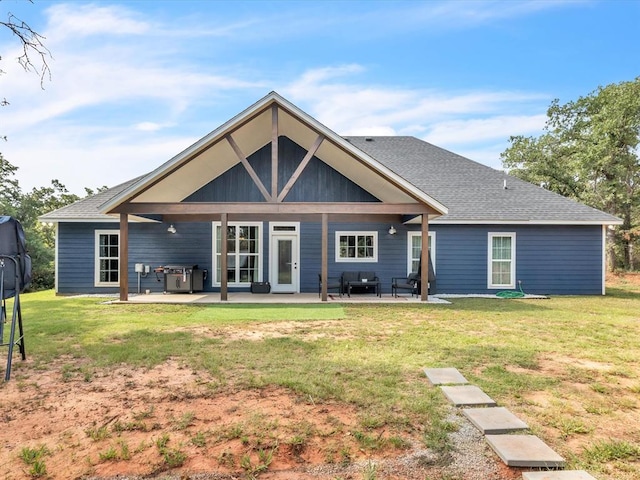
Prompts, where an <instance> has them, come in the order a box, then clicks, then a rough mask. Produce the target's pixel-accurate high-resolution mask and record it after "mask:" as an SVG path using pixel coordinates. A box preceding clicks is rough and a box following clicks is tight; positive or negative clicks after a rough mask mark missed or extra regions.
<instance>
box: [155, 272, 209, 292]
mask: <svg viewBox="0 0 640 480" xmlns="http://www.w3.org/2000/svg"><path fill="white" fill-rule="evenodd" d="M155 272H156V275H157V274H158V273H163V274H164V293H193V292H201V291H202V290H203V288H204V279H205V278H206V270H201V269H199V268H198V265H191V266H188V265H164V266H162V267H158V268H156V269H155ZM158 280H160V278H158Z"/></svg>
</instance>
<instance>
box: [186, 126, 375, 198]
mask: <svg viewBox="0 0 640 480" xmlns="http://www.w3.org/2000/svg"><path fill="white" fill-rule="evenodd" d="M278 151H279V153H278V188H279V190H280V191H282V189H283V188H284V186H285V185H286V184H287V182H288V181H289V178H291V175H293V173H294V172H295V170H296V168H297V167H298V165H300V162H302V160H303V158H304V157H305V155H306V154H307V150H305V149H304V148H302V147H301V146H300V145H298V144H296V143H294V142H293V141H292V140H290V139H289V138H287V137H280V138H279V139H278ZM247 161H248V162H249V164H250V165H251V167H252V168H253V169H254V170H255V172H256V174H257V175H258V177H259V178H260V180H261V181H262V183H263V185H264V186H265V187H266V188H267V190H270V189H271V144H268V145H265V146H264V147H262V148H261V149H260V150H258V151H257V152H255V153H254V154H253V155H251V156H250V157H249V158H248V159H247ZM284 200H285V202H377V201H379V200H378V199H377V198H376V197H374V196H373V195H371V194H370V193H369V192H367V191H366V190H364V189H363V188H362V187H360V186H358V185H356V184H355V183H353V182H352V181H351V180H349V179H348V178H347V177H345V176H344V175H342V174H341V173H339V172H337V171H336V170H334V169H333V168H331V167H329V166H328V165H327V164H326V163H324V162H322V161H321V160H319V159H318V158H316V157H313V158H312V159H311V161H310V162H309V164H308V165H307V166H306V168H305V169H304V171H303V172H302V175H300V178H298V180H297V182H296V183H295V184H294V186H293V188H292V189H291V190H290V191H289V193H288V194H287V196H286V197H285V199H284ZM185 201H186V202H264V201H265V199H264V197H263V196H262V194H261V193H260V190H259V189H258V187H257V186H256V184H255V183H254V181H253V180H252V179H251V177H250V176H249V173H247V171H246V169H245V168H244V166H243V165H242V164H238V165H236V166H234V167H232V168H230V169H229V170H227V171H226V172H225V173H224V174H222V175H221V176H219V177H218V178H216V179H214V180H212V181H211V182H209V183H208V184H207V185H205V186H204V187H202V188H201V189H199V190H198V191H196V192H194V193H193V194H191V195H189V196H188V197H187V198H186V199H185Z"/></svg>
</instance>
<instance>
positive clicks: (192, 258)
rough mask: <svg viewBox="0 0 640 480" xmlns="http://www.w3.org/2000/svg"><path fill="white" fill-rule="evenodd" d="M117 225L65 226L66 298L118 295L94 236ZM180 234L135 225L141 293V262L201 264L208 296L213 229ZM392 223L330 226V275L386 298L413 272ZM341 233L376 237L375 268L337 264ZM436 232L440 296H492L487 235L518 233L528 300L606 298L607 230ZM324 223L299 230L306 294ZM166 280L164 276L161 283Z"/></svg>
mask: <svg viewBox="0 0 640 480" xmlns="http://www.w3.org/2000/svg"><path fill="white" fill-rule="evenodd" d="M118 226H119V225H118V223H115V222H114V223H112V224H104V223H90V224H80V223H62V224H60V226H59V251H58V273H59V276H58V291H59V292H60V293H63V294H64V293H115V292H117V291H118V289H117V288H105V287H94V286H93V285H94V243H95V235H94V231H95V230H104V229H114V230H117V229H118ZM175 226H176V228H177V233H176V234H175V235H172V234H169V233H168V232H167V231H166V228H167V225H166V224H130V229H129V268H128V270H129V285H130V289H129V290H130V292H135V291H136V290H137V274H136V273H134V264H135V263H144V264H145V265H150V266H151V269H152V270H153V268H155V267H157V266H160V265H167V264H184V265H193V264H197V265H199V267H200V268H203V269H207V270H208V271H209V278H208V279H207V281H206V282H205V291H214V290H218V289H214V288H213V287H212V286H211V269H212V225H211V223H209V222H200V223H195V222H194V223H176V224H175ZM268 226H269V224H268V222H264V223H263V230H262V232H263V233H262V234H263V274H264V275H263V280H267V279H268V278H269V230H268ZM395 227H396V229H397V234H396V235H389V233H388V228H389V225H388V224H374V223H349V224H345V223H335V222H331V223H330V224H329V274H330V275H331V276H338V275H340V273H341V272H343V271H360V270H373V271H375V272H376V273H377V274H378V276H379V277H380V280H381V282H382V291H383V293H385V294H389V293H390V290H391V277H394V276H404V275H406V273H407V271H406V269H407V253H408V252H407V232H408V231H415V230H419V227H417V226H410V227H405V226H403V225H401V224H396V225H395ZM337 230H341V231H342V230H347V231H348V230H352V231H377V232H378V262H377V263H360V262H353V263H343V262H339V263H338V262H336V261H335V232H336V231H337ZM430 230H431V231H434V232H436V258H435V268H436V273H437V293H489V294H494V293H496V292H497V290H489V289H488V288H487V242H488V233H489V232H515V233H516V279H517V280H521V281H522V288H523V289H524V291H525V292H527V293H535V294H550V295H560V294H596V295H598V294H600V293H601V292H602V265H601V258H602V229H601V227H600V226H514V225H493V226H487V225H431V226H430ZM320 262H321V224H320V222H308V223H302V224H301V226H300V289H301V291H303V292H317V288H318V273H319V272H320V270H321V265H320ZM160 278H162V276H160ZM145 289H150V290H152V291H154V292H159V291H162V290H163V284H162V282H158V281H157V279H156V275H155V274H154V273H153V271H152V272H151V273H149V275H148V276H147V277H144V278H142V279H141V290H142V291H144V290H145Z"/></svg>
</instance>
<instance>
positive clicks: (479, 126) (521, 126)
mask: <svg viewBox="0 0 640 480" xmlns="http://www.w3.org/2000/svg"><path fill="white" fill-rule="evenodd" d="M546 120H547V116H546V115H542V114H537V115H528V116H526V115H517V116H516V115H498V116H495V117H489V118H472V119H469V120H453V121H446V122H440V123H437V124H435V125H434V126H433V128H431V129H429V133H428V134H427V135H426V136H425V137H424V138H425V140H426V141H428V142H431V143H434V144H436V145H441V144H447V145H456V144H466V143H473V142H478V141H480V142H482V141H487V140H494V139H496V138H502V139H504V138H509V136H511V135H530V134H534V133H539V132H541V131H542V127H544V124H545V122H546Z"/></svg>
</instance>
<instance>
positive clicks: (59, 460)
mask: <svg viewBox="0 0 640 480" xmlns="http://www.w3.org/2000/svg"><path fill="white" fill-rule="evenodd" d="M65 360H66V361H67V362H69V363H65ZM28 362H29V360H27V363H28ZM71 362H72V360H71V359H62V360H61V361H60V364H57V365H51V366H50V368H48V369H47V370H44V371H43V370H37V371H35V369H32V367H30V366H29V365H24V364H22V366H21V368H20V369H19V372H20V373H19V375H15V376H14V377H13V378H12V379H11V381H10V382H8V383H5V384H3V385H2V387H1V388H0V392H1V394H2V397H1V401H0V426H1V428H0V445H1V446H2V452H1V453H0V477H1V478H4V479H26V478H34V477H36V476H38V475H37V474H38V473H40V472H39V471H37V470H34V468H35V467H34V466H33V464H31V465H28V464H27V462H25V461H24V460H23V459H22V458H21V456H24V451H25V450H26V449H31V450H32V451H37V450H39V449H42V451H43V452H44V454H43V455H42V457H41V460H40V461H41V462H42V463H43V464H44V466H45V467H46V474H42V475H41V476H40V478H53V479H71V478H119V479H123V478H179V479H187V478H191V479H196V478H201V479H205V478H206V479H247V478H258V477H259V478H260V479H279V480H288V479H300V480H304V479H339V478H341V479H361V478H367V477H366V476H365V474H366V472H367V471H372V467H371V465H375V466H376V467H375V471H376V477H375V478H379V479H390V480H393V479H398V480H399V479H412V478H420V479H424V478H433V479H439V478H456V479H469V480H472V479H473V480H475V479H485V480H489V479H495V480H499V479H515V478H520V475H521V473H520V472H518V471H517V469H510V468H507V467H505V466H504V465H503V464H502V463H501V462H499V461H498V459H497V457H495V455H494V454H493V453H492V452H490V451H489V450H488V448H487V446H486V445H485V442H484V441H483V440H482V438H481V437H480V436H479V434H477V433H476V432H473V431H468V432H467V433H466V434H464V435H463V436H464V437H465V438H462V439H460V440H459V441H458V446H457V448H456V450H457V451H456V452H455V455H451V454H449V455H445V456H443V455H438V454H435V453H433V452H430V451H428V450H426V449H424V446H423V443H422V442H421V440H420V439H421V436H422V435H421V431H420V430H419V429H416V430H415V431H411V429H407V430H405V431H402V432H393V431H388V430H378V431H370V432H367V435H368V436H369V437H370V439H369V441H372V442H373V441H376V439H377V440H380V439H381V438H387V439H392V438H403V439H405V440H404V442H399V441H396V442H393V441H388V442H379V443H380V444H381V445H383V446H382V447H380V448H375V449H364V448H362V445H363V443H362V438H361V439H360V441H358V439H357V438H356V437H357V435H358V434H357V433H356V432H358V430H359V429H360V430H361V427H359V426H358V424H357V420H356V419H357V412H356V411H355V410H354V409H353V408H352V407H350V406H346V405H339V404H332V403H321V404H316V403H315V402H314V400H313V399H312V398H300V397H297V396H294V395H292V394H291V393H290V392H288V391H286V390H284V389H277V388H268V389H266V390H240V391H224V392H221V391H219V390H218V389H212V387H211V385H212V383H211V382H212V380H211V379H209V378H207V377H206V376H205V375H203V374H201V373H197V372H193V371H191V370H188V369H185V368H183V367H182V366H181V365H180V364H179V363H177V362H174V361H170V362H168V363H165V364H163V365H161V366H159V367H157V368H154V369H152V370H132V369H129V368H120V369H115V370H113V369H111V370H108V371H107V370H105V371H104V372H102V373H100V372H96V371H92V373H91V377H90V378H89V377H88V375H89V374H88V373H87V370H83V368H82V366H79V365H76V366H75V367H74V368H73V369H69V368H65V366H64V365H69V364H71ZM25 367H26V368H25ZM214 390H215V391H214ZM459 420H460V421H463V420H462V419H459ZM467 423H468V422H467ZM465 428H467V427H465ZM470 429H472V430H475V429H473V427H470ZM461 430H464V429H461ZM454 443H455V441H454ZM467 470H468V472H467ZM446 475H448V476H446ZM454 475H455V476H454ZM369 478H373V477H369Z"/></svg>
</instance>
